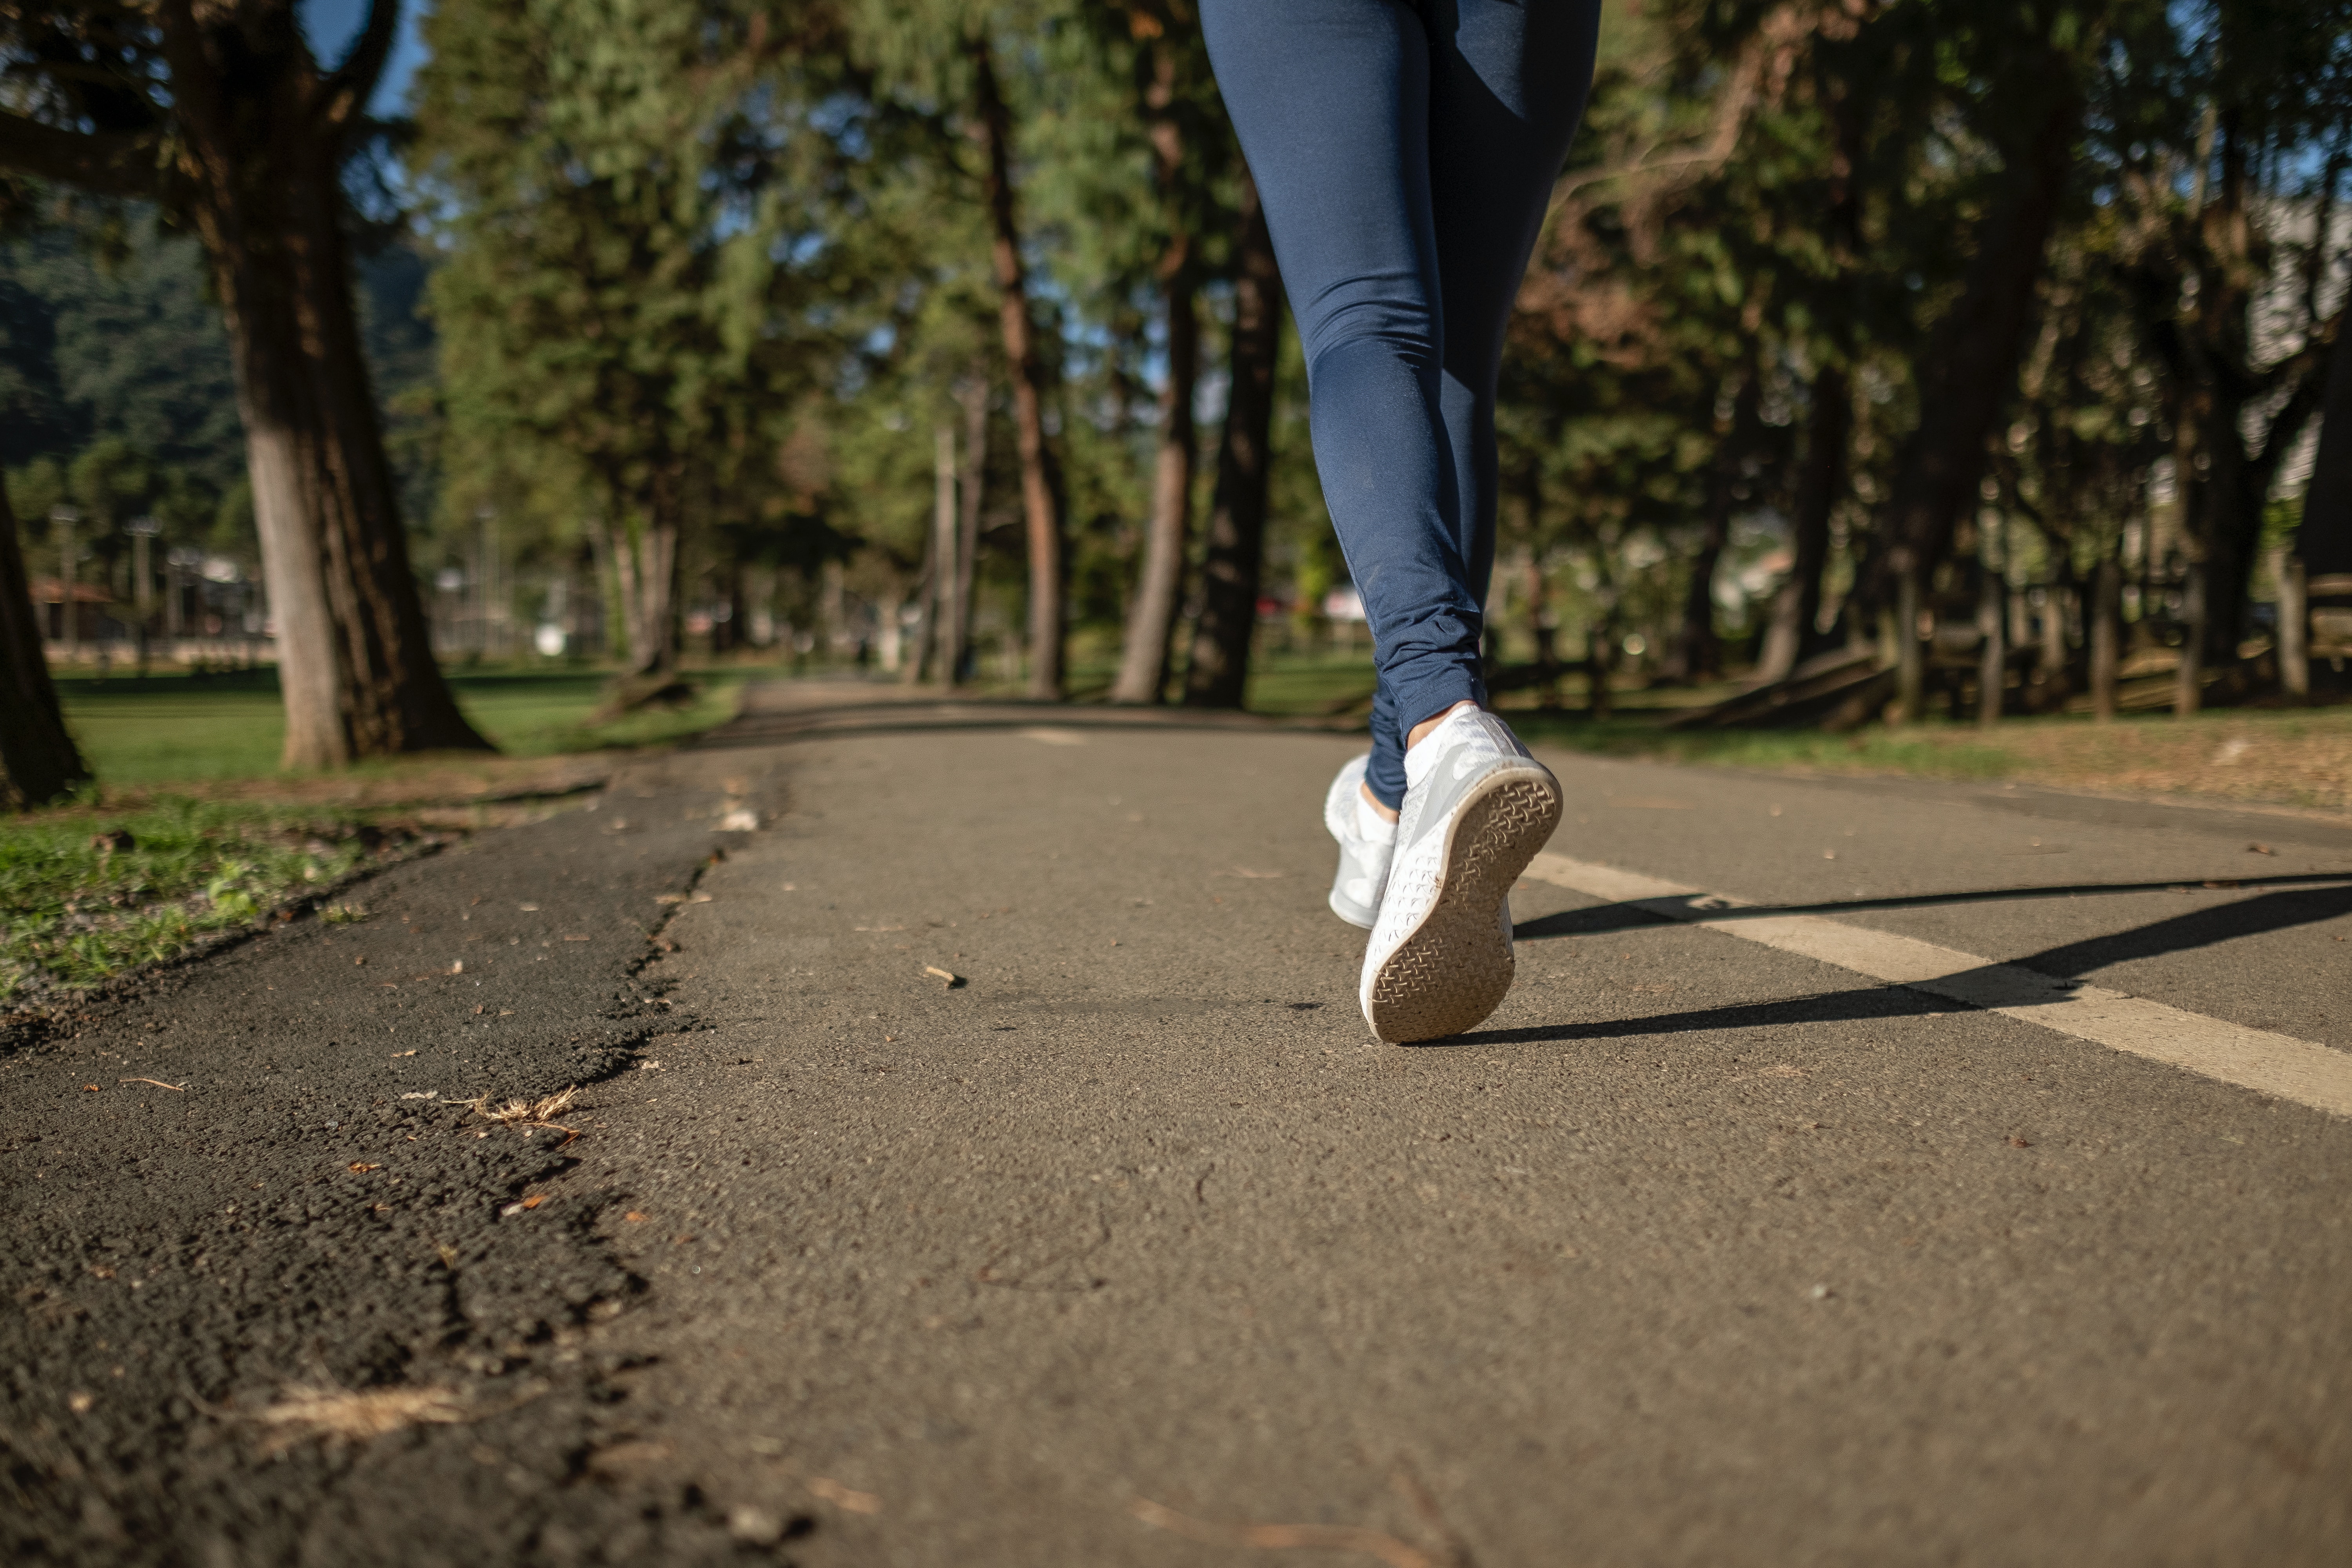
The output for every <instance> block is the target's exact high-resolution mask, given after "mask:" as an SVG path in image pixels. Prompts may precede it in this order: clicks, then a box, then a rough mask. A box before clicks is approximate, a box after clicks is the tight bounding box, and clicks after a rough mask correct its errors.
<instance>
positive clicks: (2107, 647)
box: [2090, 556, 2124, 719]
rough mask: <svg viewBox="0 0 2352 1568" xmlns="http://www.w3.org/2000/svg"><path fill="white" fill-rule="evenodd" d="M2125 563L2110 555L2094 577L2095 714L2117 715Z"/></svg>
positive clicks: (2092, 638)
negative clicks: (2117, 676)
mask: <svg viewBox="0 0 2352 1568" xmlns="http://www.w3.org/2000/svg"><path fill="white" fill-rule="evenodd" d="M2123 595H2124V569H2123V563H2121V562H2119V561H2116V559H2115V558H2114V557H2112V556H2110V557H2109V558H2107V559H2106V560H2105V561H2102V562H2100V563H2099V565H2098V570H2097V572H2096V574H2095V575H2094V576H2093V577H2092V579H2091V614H2090V621H2091V626H2090V642H2091V714H2092V717H2094V718H2096V719H2112V718H2114V717H2115V716H2116V673H2117V671H2118V670H2119V668H2121V666H2122V662H2123V657H2122V656H2123V647H2122V643H2123Z"/></svg>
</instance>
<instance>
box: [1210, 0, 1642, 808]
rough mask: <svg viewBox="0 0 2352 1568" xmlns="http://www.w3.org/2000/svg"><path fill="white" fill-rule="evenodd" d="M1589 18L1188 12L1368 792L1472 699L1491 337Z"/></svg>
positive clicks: (1531, 228) (1491, 495)
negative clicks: (1293, 366) (1248, 237)
mask: <svg viewBox="0 0 2352 1568" xmlns="http://www.w3.org/2000/svg"><path fill="white" fill-rule="evenodd" d="M1600 13H1601V6H1600V3H1599V0H1423V3H1422V4H1421V5H1418V6H1416V5H1408V4H1405V3H1403V0H1202V6H1201V21H1202V27H1203V29H1204V30H1205V32H1206V33H1207V35H1208V43H1209V58H1210V61H1211V63H1212V64H1213V65H1214V67H1215V68H1216V72H1217V85H1218V87H1219V89H1221V90H1222V91H1223V94H1224V100H1225V108H1226V110H1227V111H1228V112H1230V113H1231V114H1232V116H1233V121H1234V129H1235V130H1236V131H1237V132H1239V133H1240V136H1241V143H1242V151H1243V153H1244V154H1245V155H1246V156H1247V157H1248V159H1249V165H1250V172H1251V174H1253V175H1255V178H1256V180H1257V185H1258V191H1259V193H1260V195H1261V197H1262V198H1263V200H1264V201H1265V216H1266V223H1267V226H1268V227H1269V228H1271V229H1272V231H1273V234H1274V248H1275V254H1276V258H1278V259H1279V260H1280V261H1281V264H1282V281H1283V287H1284V289H1286V291H1287V293H1288V294H1289V296H1290V310H1291V314H1292V315H1293V316H1294V317H1295V318H1296V319H1297V322H1298V334H1299V339H1300V341H1301V342H1302V343H1303V344H1304V345H1305V347H1306V351H1307V390H1308V395H1309V397H1310V399H1311V402H1312V404H1313V430H1314V438H1315V466H1316V470H1317V472H1318V473H1319V474H1320V475H1321V476H1322V479H1323V498H1324V500H1325V502H1326V503H1327V504H1328V506H1329V507H1330V509H1331V521H1332V523H1333V525H1334V526H1335V527H1336V528H1337V530H1338V531H1339V548H1340V549H1341V550H1342V551H1343V552H1346V554H1347V557H1348V570H1349V574H1351V575H1353V576H1354V578H1355V580H1356V588H1357V591H1358V592H1359V593H1360V594H1361V595H1363V600H1364V612H1365V615H1366V617H1367V618H1368V619H1369V620H1370V623H1371V630H1372V647H1373V649H1374V658H1375V660H1376V661H1377V663H1378V665H1379V668H1380V689H1379V691H1378V694H1377V695H1376V696H1375V697H1374V698H1373V700H1372V763H1371V770H1370V774H1369V775H1368V782H1369V783H1370V786H1371V791H1372V794H1373V795H1377V796H1378V797H1379V798H1380V799H1381V801H1382V802H1384V803H1385V804H1387V805H1391V806H1394V805H1398V804H1399V803H1400V802H1402V800H1403V798H1404V737H1405V733H1406V731H1409V730H1411V729H1412V726H1413V725H1415V724H1417V723H1419V722H1421V721H1423V720H1424V719H1427V718H1429V717H1431V716H1432V715H1433V714H1437V713H1442V712H1444V710H1446V709H1448V708H1450V707H1452V706H1453V705H1454V703H1456V702H1459V701H1462V700H1465V699H1469V700H1485V697H1486V687H1485V683H1484V681H1482V680H1481V679H1480V678H1479V670H1478V663H1479V634H1480V631H1481V629H1482V626H1483V620H1484V616H1483V606H1484V605H1485V604H1486V580H1487V578H1488V576H1489V575H1490V574H1491V573H1492V572H1493V570H1494V564H1495V374H1496V366H1497V363H1498V362H1499V361H1500V359H1501V357H1502V350H1503V328H1504V325H1505V323H1506V322H1507V321H1508V320H1509V317H1510V311H1511V302H1512V300H1514V298H1516V297H1517V293H1518V289H1519V279H1520V278H1521V276H1522V275H1523V274H1524V273H1525V272H1526V271H1527V266H1528V253H1529V252H1530V251H1531V250H1532V249H1533V248H1534V247H1535V242H1536V235H1537V231H1538V229H1540V228H1541V227H1542V226H1543V216H1544V208H1545V205H1546V204H1547V202H1548V201H1549V197H1550V195H1551V189H1552V183H1553V181H1554V180H1555V179H1556V178H1557V177H1558V175H1559V166H1560V162H1561V160H1562V159H1563V158H1565V157H1566V156H1567V153H1568V143H1569V139H1570V137H1572V136H1573V135H1574V134H1575V133H1576V124H1577V121H1578V120H1579V119H1580V117H1581V116H1582V114H1583V112H1584V99H1585V94H1586V92H1587V91H1588V90H1589V89H1591V82H1592V46H1593V35H1594V32H1595V30H1596V28H1597V27H1598V26H1599V21H1600Z"/></svg>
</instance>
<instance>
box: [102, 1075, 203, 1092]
mask: <svg viewBox="0 0 2352 1568" xmlns="http://www.w3.org/2000/svg"><path fill="white" fill-rule="evenodd" d="M114 1081H115V1082H117V1083H152V1084H153V1085H154V1086H155V1087H156V1088H157V1089H170V1090H171V1091H172V1092H173V1094H185V1093H187V1092H188V1086H187V1085H186V1084H184V1083H165V1082H164V1081H163V1079H160V1078H119V1079H115V1080H114Z"/></svg>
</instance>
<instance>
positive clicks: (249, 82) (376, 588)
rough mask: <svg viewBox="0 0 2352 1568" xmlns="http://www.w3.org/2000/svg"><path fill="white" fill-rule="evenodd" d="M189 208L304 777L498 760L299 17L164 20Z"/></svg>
mask: <svg viewBox="0 0 2352 1568" xmlns="http://www.w3.org/2000/svg"><path fill="white" fill-rule="evenodd" d="M157 15H158V21H159V25H160V27H161V32H162V37H163V50H164V54H165V56H166V57H167V58H168V59H169V60H170V63H171V69H172V92H173V101H174V105H175V108H176V111H177V116H178V121H179V125H180V129H181V134H182V136H183V138H184V153H183V154H182V159H181V163H182V172H183V173H184V174H185V175H186V176H188V179H189V184H190V190H189V193H188V196H189V199H188V208H189V213H190V216H191V217H192V218H193V221H194V228H195V230H196V233H197V235H198V237H200V238H201V239H202V241H203V243H204V247H205V254H206V256H207V258H209V260H210V262H211V267H212V276H213V283H214V288H215V291H216V292H217V293H218V295H219V297H220V303H221V314H222V317H223V319H224V320H225V321H226V325H227V328H228V338H229V351H230V357H231V360H232V363H233V364H234V367H235V372H236V385H237V408H238V413H239V415H240V416H242V417H243V420H244V423H245V432H246V457H247V468H248V469H249V471H250V473H251V476H252V480H253V509H254V520H255V522H256V525H257V528H258V531H259V532H260V535H261V554H262V570H263V572H264V574H266V576H267V578H268V589H269V603H270V609H271V613H272V614H273V616H275V617H276V620H277V623H278V625H277V632H278V678H279V682H280V685H281V688H282V689H283V691H284V695H285V702H286V747H285V752H284V755H283V759H282V760H283V762H284V763H285V765H286V766H288V767H312V768H315V767H331V766H335V765H338V764H341V763H348V762H351V761H352V760H353V759H355V758H359V757H371V756H383V755H388V754H391V753H394V752H416V751H429V750H437V749H443V748H458V747H463V748H469V749H488V742H486V741H485V740H483V739H482V737H481V736H480V734H478V732H477V731H475V729H474V727H473V726H472V725H471V724H469V723H467V721H466V718H465V716H464V715H463V714H462V713H460V712H459V711H458V710H457V700H456V698H455V697H454V696H453V695H452V694H451V692H450V689H449V687H448V684H447V683H446V681H444V680H443V679H442V678H441V671H440V668H439V667H438V666H437V665H436V664H435V663H434V660H433V652H432V646H431V638H430V634H429V631H428V628H427V626H426V622H425V606H424V603H423V601H422V599H421V598H420V597H419V596H418V594H417V591H416V580H415V575H414V574H413V573H412V572H411V570H410V567H409V561H408V542H407V538H406V535H405V534H404V531H403V530H402V527H401V520H400V510H399V505H398V500H397V498H396V495H395V491H394V483H393V477H392V469H391V465H390V463H389V462H388V461H387V460H386V459H385V457H384V449H383V431H382V429H381V427H380V426H379V425H378V423H377V417H376V407H375V400H374V397H373V395H372V393H371V391H370V388H369V384H368V370H367V361H366V359H365V357H364V355H363V354H362V350H361V346H360V332H359V322H358V318H357V314H356V312H355V311H354V310H353V308H352V295H351V267H350V260H349V258H348V256H347V254H346V249H345V244H344V238H343V229H342V225H343V195H342V180H341V175H342V145H341V142H342V138H341V135H340V134H339V133H338V134H325V133H322V131H321V127H320V125H319V124H318V123H317V121H318V118H319V113H320V110H319V109H318V107H317V105H316V102H315V100H316V97H317V93H318V79H317V78H316V75H315V68H314V67H313V66H312V65H311V63H310V56H309V51H308V49H307V48H306V47H304V46H303V44H302V41H301V37H300V35H299V31H298V30H297V29H296V27H295V24H294V16H293V10H292V7H290V6H287V7H285V8H283V9H282V10H281V9H279V8H277V7H269V8H266V9H263V10H262V11H261V12H260V14H259V15H258V16H253V17H247V16H245V15H244V14H243V13H242V12H240V13H238V16H237V18H236V19H235V20H232V21H229V22H227V23H226V24H224V23H221V22H216V21H214V20H212V19H211V18H210V17H209V16H207V17H206V19H205V21H202V22H199V21H198V20H197V19H196V17H197V13H196V12H195V11H194V8H193V7H192V6H191V5H187V4H185V3H181V4H172V5H163V7H162V8H161V9H160V10H159V12H158V14H157Z"/></svg>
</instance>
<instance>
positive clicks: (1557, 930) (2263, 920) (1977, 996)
mask: <svg viewBox="0 0 2352 1568" xmlns="http://www.w3.org/2000/svg"><path fill="white" fill-rule="evenodd" d="M2314 883H2319V884H2329V883H2332V884H2333V885H2332V886H2331V885H2321V886H2312V884H2314ZM2276 884H2288V885H2289V886H2288V887H2286V888H2284V889H2282V890H2280V891H2277V892H2271V893H2265V894H2263V896H2262V897H2260V898H2254V899H2247V900H2242V901H2240V902H2236V903H2231V904H2223V905H2221V906H2219V907H2217V908H2212V909H2203V910H2189V911H2188V912H2186V913H2183V914H2179V915H2174V916H2171V917H2170V918H2168V919H2166V920H2160V921H2151V922H2149V923H2148V924H2147V925H2144V926H2137V927H2135V928H2133V929H2132V930H2130V931H2117V932H2115V933H2113V934H2111V935H2106V936H2097V937H2090V938H2086V939H2085V940H2084V941H2081V942H2066V943H2063V944H2062V945H2060V946H2057V947H2052V948H2044V949H2043V950H2042V952H2036V953H2031V954H2028V955H2027V956H2025V957H2023V958H2016V959H2011V960H2009V961H2008V962H2006V963H1988V964H1986V965H1984V966H1983V967H1981V968H1979V969H1972V970H1968V971H1966V972H1964V973H1958V974H1954V975H1949V976H1946V977H1945V978H1943V979H1940V980H1938V981H1937V982H1936V984H1937V985H1938V986H1939V987H1944V988H1948V989H1950V990H1953V991H1957V992H1960V993H1962V994H1965V995H1967V996H1968V997H1969V1000H1968V1001H1965V1002H1963V1001H1960V1000H1958V999H1957V998H1955V997H1952V996H1947V995H1937V994H1931V993H1928V992H1926V991H1920V990H1915V989H1913V988H1912V987H1910V986H1906V985H1902V984H1895V983H1892V982H1888V983H1874V984H1869V985H1862V986H1856V987H1853V989H1851V990H1845V991H1830V992H1822V993H1819V994H1814V995H1811V996H1797V997H1788V998H1782V999H1779V1000H1775V1001H1770V1002H1752V1003H1742V1004H1739V1005H1734V1006H1728V1007H1709V1008H1703V1009H1699V1010H1696V1011H1692V1012H1686V1013H1661V1014H1654V1015H1652V1016H1648V1017H1645V1018H1615V1019H1605V1020H1597V1021H1595V1022H1592V1023H1589V1024H1559V1025H1544V1026H1538V1027H1535V1028H1528V1029H1486V1030H1480V1031H1476V1032H1474V1033H1471V1034H1466V1035H1456V1036H1453V1037H1450V1038H1447V1039H1443V1040H1428V1041H1423V1042H1422V1043H1423V1044H1424V1045H1428V1046H1440V1047H1444V1046H1500V1045H1538V1044H1554V1043H1565V1042H1568V1041H1572V1040H1608V1039H1623V1038H1627V1037H1637V1036H1645V1035H1681V1034H1696V1033H1702V1032H1706V1031H1710V1030H1721V1029H1743V1028H1766V1027H1774V1028H1777V1027H1785V1026H1790V1025H1794V1024H1833V1023H1849V1022H1853V1021H1857V1020H1861V1019H1868V1018H1905V1017H1924V1016H1930V1015H1937V1014H1945V1013H1972V1012H1976V1011H1978V1010H1979V1009H1981V1008H1989V1007H2031V1006H2036V1005H2044V1004H2047V1003H2050V1002H2054V1001H2061V1000H2063V999H2064V998H2065V997H2066V996H2068V995H2069V994H2072V993H2073V992H2074V989H2075V987H2076V986H2077V985H2079V984H2082V983H2083V977H2084V976H2085V975H2088V974H2091V973H2095V972H2096V971H2098V970H2101V969H2105V968H2108V967H2110V966H2112V965H2115V964H2118V963H2130V962H2131V961H2133V960H2135V959H2142V958H2157V957H2161V956H2163V955H2164V954H2167V953H2173V952H2191V951H2194V950H2196V949H2199V948H2205V947H2212V946H2215V945H2217V944H2219V943H2221V942H2228V941H2230V940H2231V939H2232V938H2235V937H2242V936H2257V935H2261V934H2263V932H2266V931H2287V930H2291V929H2293V928H2294V927H2296V926H2303V925H2311V924H2314V923H2316V922H2318V921H2327V920H2334V919H2336V918H2337V917H2339V916H2343V915H2347V914H2352V878H2347V876H2343V875H2338V876H2336V877H2333V878H2325V877H2278V878H2264V879H2260V880H2259V881H2253V880H2249V881H2246V882H2242V883H2238V884H2234V885H2236V886H2242V887H2255V886H2264V885H2276ZM2180 885H2181V884H2179V883H2178V882H2157V883H2137V884H2121V885H2114V886H2095V887H2090V888H2085V889H2075V890H2076V891H2085V892H2145V891H2160V890H2162V889H2166V888H2177V887H2179V886H2180ZM2048 896H2053V895H2052V894H2051V892H2050V891H2049V890H2047V889H2015V890H2013V891H2012V892H2008V893H2000V892H1994V893H1965V894H1940V895H1932V896H1929V897H1927V898H1922V899H1916V900H1891V899H1890V900H1869V901H1867V902H1863V901H1857V902H1853V903H1846V904H1814V905H1789V906H1777V907H1773V908H1743V909H1738V910H1712V909H1708V908H1706V905H1705V903H1704V901H1703V900H1696V899H1693V900H1663V899H1652V900H1643V902H1642V903H1640V904H1608V905H1603V906H1602V907H1601V908H1600V909H1596V910H1570V911H1568V912H1567V915H1566V916H1549V915H1548V916H1545V917H1544V918H1543V919H1542V920H1540V921H1529V922H1528V926H1534V927H1541V928H1543V929H1542V930H1541V931H1539V932H1538V934H1539V935H1545V936H1567V935H1571V934H1580V933H1581V932H1599V931H1623V930H1627V929H1630V928H1632V927H1634V926H1637V925H1651V924H1656V923H1660V922H1672V921H1673V917H1671V916H1668V915H1664V914H1660V913H1657V912H1655V907H1656V906H1659V905H1671V904H1675V903H1678V902H1680V903H1687V904H1688V906H1689V908H1690V909H1691V910H1693V911H1695V912H1702V913H1704V915H1705V917H1706V919H1708V920H1710V921H1716V920H1725V919H1732V918H1739V917H1746V918H1750V919H1753V918H1756V917H1759V916H1764V915H1788V914H1828V913H1831V912H1832V911H1835V910H1856V909H1904V908H1917V907H1921V906H1923V905H1932V904H1937V903H1962V902H1971V901H1984V900H1995V899H2001V898H2009V897H2029V898H2030V897H2048ZM1645 906H1647V907H1646V908H1645ZM1628 911H1633V912H1635V913H1636V915H1637V918H1633V919H1625V918H1622V916H1623V915H1625V914H1626V913H1627V912H1628ZM1579 915H1583V916H1593V917H1601V918H1600V919H1596V920H1594V921H1591V922H1590V923H1588V924H1586V925H1583V926H1581V927H1573V928H1571V926H1570V924H1569V921H1570V920H1571V919H1572V917H1575V916H1579ZM1528 926H1523V927H1519V928H1517V930H1518V931H1527V930H1528Z"/></svg>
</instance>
